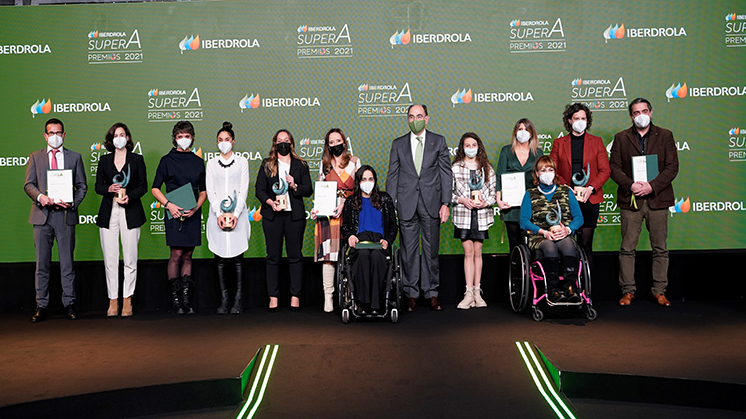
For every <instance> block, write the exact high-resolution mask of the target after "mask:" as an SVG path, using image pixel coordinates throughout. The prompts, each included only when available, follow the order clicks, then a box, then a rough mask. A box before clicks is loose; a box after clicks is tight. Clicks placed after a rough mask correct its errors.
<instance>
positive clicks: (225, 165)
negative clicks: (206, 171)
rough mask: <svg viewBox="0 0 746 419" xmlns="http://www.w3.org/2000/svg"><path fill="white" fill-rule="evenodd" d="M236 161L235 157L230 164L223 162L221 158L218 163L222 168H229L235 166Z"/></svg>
mask: <svg viewBox="0 0 746 419" xmlns="http://www.w3.org/2000/svg"><path fill="white" fill-rule="evenodd" d="M235 162H236V159H233V160H231V162H230V163H228V164H223V162H222V161H220V159H218V164H219V165H220V167H222V168H224V169H227V168H229V167H231V166H233V163H235Z"/></svg>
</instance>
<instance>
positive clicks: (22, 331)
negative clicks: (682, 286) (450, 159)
mask: <svg viewBox="0 0 746 419" xmlns="http://www.w3.org/2000/svg"><path fill="white" fill-rule="evenodd" d="M445 308H446V309H445V311H443V312H432V311H429V310H427V309H426V308H424V307H420V309H419V310H418V311H416V312H414V313H403V314H402V315H401V317H400V319H399V323H398V324H391V323H389V322H384V323H378V322H355V323H351V324H347V325H344V324H342V323H341V321H340V317H339V315H338V313H334V314H327V313H323V312H321V311H320V309H318V308H307V309H303V310H301V311H300V312H290V311H288V310H287V309H285V310H281V311H280V312H277V313H268V312H267V311H265V310H262V309H258V308H254V309H251V310H249V311H248V312H246V313H245V314H242V315H240V316H217V315H213V314H208V313H201V314H197V315H194V316H189V317H187V316H179V317H176V316H172V315H169V314H166V313H162V312H146V313H142V312H137V313H135V316H133V317H131V318H126V319H123V318H106V317H105V316H104V313H103V312H98V313H97V312H89V313H83V316H82V318H81V319H80V320H78V321H69V320H65V319H63V318H61V316H56V317H53V318H51V319H49V320H47V321H45V322H42V323H40V324H31V323H30V322H29V316H28V315H26V314H24V315H18V314H12V315H0V348H1V349H0V377H2V379H1V380H0V406H8V405H14V404H19V403H27V402H36V401H41V400H45V399H52V398H58V397H64V396H71V395H76V394H85V393H94V392H101V391H106V390H116V389H123V388H129V387H142V386H148V385H154V384H169V383H176V382H185V381H194V380H205V379H211V378H223V377H233V376H236V375H237V374H238V373H240V372H241V370H242V369H243V368H244V367H245V366H246V364H247V363H248V361H249V360H250V359H251V357H252V356H253V355H254V354H255V352H256V351H257V349H258V348H260V347H264V346H265V345H267V344H272V345H274V344H278V345H279V349H278V353H277V358H276V361H275V366H274V370H273V373H272V376H271V379H270V380H269V382H268V385H267V389H266V394H265V397H264V400H263V401H262V403H261V405H260V406H259V408H258V410H257V412H256V415H255V417H256V418H269V417H272V418H301V417H303V418H341V417H345V418H392V417H409V418H423V417H427V418H441V417H442V418H467V417H522V418H524V417H525V418H552V417H556V416H555V414H554V413H553V412H552V410H551V409H550V408H549V407H548V405H547V404H546V402H544V400H543V399H542V397H541V395H540V394H539V392H538V390H537V388H536V386H535V385H534V382H533V380H532V379H531V376H530V375H529V372H528V370H527V369H526V366H525V364H524V363H523V360H522V358H521V355H520V354H519V352H518V350H517V348H516V344H515V342H516V341H520V342H522V341H528V342H531V343H532V344H535V345H536V347H538V348H539V349H540V350H541V351H542V353H543V354H545V355H546V356H547V357H548V358H549V359H550V360H551V361H552V362H553V363H554V364H555V365H556V366H557V367H558V368H559V369H560V370H570V371H578V372H591V373H611V374H630V375H639V376H655V377H666V378H684V379H690V380H706V381H716V382H725V383H740V384H746V355H745V354H746V303H744V301H743V300H739V301H727V302H712V301H707V302H694V301H686V302H683V301H680V300H679V301H673V305H672V306H671V307H669V308H662V307H658V306H656V305H654V304H653V303H652V302H650V301H637V302H635V303H633V304H632V306H630V307H619V306H617V305H616V304H614V303H611V302H609V303H600V304H597V305H596V308H597V309H598V312H599V317H598V320H596V321H593V322H589V321H587V320H585V319H581V318H573V317H554V318H553V317H550V316H548V317H549V318H548V319H546V320H544V321H543V322H541V323H536V322H534V321H533V320H531V319H530V317H528V316H520V315H516V314H514V313H513V312H512V311H511V310H510V307H509V305H507V304H505V303H503V304H501V303H493V304H490V307H488V308H484V309H471V310H466V311H461V310H457V309H456V308H455V306H453V305H446V307H445ZM621 390H622V389H620V391H621ZM661 391H664V389H661ZM743 395H744V396H746V394H743ZM701 397H703V398H707V397H708V394H706V392H704V394H701ZM741 400H744V399H741ZM570 401H571V406H570V408H571V409H572V411H573V412H574V413H575V415H576V417H579V418H580V417H582V418H622V417H624V418H628V417H630V416H634V417H638V418H646V417H655V418H713V417H718V418H735V417H739V418H740V417H744V416H745V414H744V413H743V412H737V411H733V410H723V409H705V408H693V407H682V406H672V405H666V404H648V403H632V402H622V401H609V400H599V399H579V398H574V399H570ZM238 411H239V406H226V407H223V408H214V409H206V410H200V411H188V412H175V413H171V414H166V415H158V416H152V417H159V418H177V417H178V418H231V417H236V414H237V413H238ZM0 416H3V415H2V414H0ZM55 416H57V417H70V416H69V415H67V414H66V412H64V411H59V412H58V414H57V415H55Z"/></svg>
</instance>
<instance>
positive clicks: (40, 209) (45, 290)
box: [24, 118, 88, 323]
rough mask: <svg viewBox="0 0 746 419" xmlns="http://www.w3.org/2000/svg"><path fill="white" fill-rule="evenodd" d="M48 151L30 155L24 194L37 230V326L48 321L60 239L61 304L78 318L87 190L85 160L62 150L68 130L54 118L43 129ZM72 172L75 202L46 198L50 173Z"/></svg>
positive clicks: (34, 317)
mask: <svg viewBox="0 0 746 419" xmlns="http://www.w3.org/2000/svg"><path fill="white" fill-rule="evenodd" d="M44 138H45V139H46V140H47V147H46V148H44V149H41V150H39V151H35V152H33V153H31V156H29V159H28V164H27V166H26V183H25V185H24V190H25V191H26V194H27V195H28V196H29V197H30V198H31V201H32V204H31V215H30V216H29V223H31V224H33V226H34V247H35V248H36V282H35V285H36V313H35V314H34V316H33V317H32V318H31V322H33V323H38V322H40V321H43V320H44V319H46V318H47V316H48V312H47V305H48V304H49V266H50V265H51V263H52V246H53V245H54V240H55V239H57V247H58V248H59V259H60V271H61V276H62V303H63V304H64V306H65V313H66V317H67V318H68V319H70V320H76V319H77V318H78V315H77V313H75V309H74V307H73V305H74V304H75V268H74V266H73V252H74V250H75V225H76V224H78V206H80V203H81V202H82V201H83V197H85V193H86V191H87V190H88V186H87V183H86V177H85V170H84V168H83V159H82V158H81V156H80V154H78V153H76V152H74V151H71V150H68V149H66V148H64V147H62V143H63V141H64V139H65V126H64V124H63V123H62V121H60V120H59V119H56V118H52V119H50V120H48V121H47V122H46V124H45V125H44ZM50 169H52V170H55V169H69V170H72V175H73V202H61V201H60V200H55V199H53V198H50V197H49V196H47V193H48V192H47V171H48V170H50Z"/></svg>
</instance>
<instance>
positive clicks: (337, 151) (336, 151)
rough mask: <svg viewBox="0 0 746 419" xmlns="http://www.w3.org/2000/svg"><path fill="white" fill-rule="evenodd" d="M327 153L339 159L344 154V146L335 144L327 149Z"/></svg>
mask: <svg viewBox="0 0 746 419" xmlns="http://www.w3.org/2000/svg"><path fill="white" fill-rule="evenodd" d="M329 151H330V152H331V153H332V154H333V155H334V157H339V156H341V155H342V153H344V152H345V146H344V144H337V145H335V146H331V147H329Z"/></svg>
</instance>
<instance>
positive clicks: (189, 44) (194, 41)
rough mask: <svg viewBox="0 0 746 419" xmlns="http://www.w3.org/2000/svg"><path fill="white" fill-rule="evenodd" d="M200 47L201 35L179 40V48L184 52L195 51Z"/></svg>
mask: <svg viewBox="0 0 746 419" xmlns="http://www.w3.org/2000/svg"><path fill="white" fill-rule="evenodd" d="M198 48H199V35H197V36H190V37H188V38H187V37H186V36H185V37H184V39H182V40H181V42H179V49H180V50H181V53H182V54H183V53H184V50H189V51H194V50H195V49H198Z"/></svg>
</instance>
